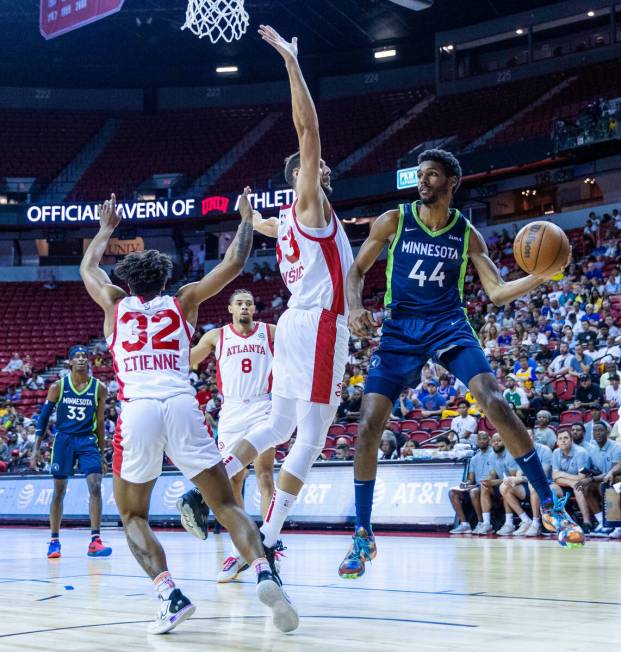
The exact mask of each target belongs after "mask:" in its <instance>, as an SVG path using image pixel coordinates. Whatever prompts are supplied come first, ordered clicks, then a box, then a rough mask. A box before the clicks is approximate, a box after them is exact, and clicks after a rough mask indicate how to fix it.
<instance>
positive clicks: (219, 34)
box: [181, 0, 250, 43]
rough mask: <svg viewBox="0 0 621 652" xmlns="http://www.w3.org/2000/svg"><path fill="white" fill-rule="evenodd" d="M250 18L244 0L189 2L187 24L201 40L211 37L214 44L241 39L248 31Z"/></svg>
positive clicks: (186, 13) (199, 0) (185, 26)
mask: <svg viewBox="0 0 621 652" xmlns="http://www.w3.org/2000/svg"><path fill="white" fill-rule="evenodd" d="M249 23H250V17H249V16H248V12H247V11H246V10H245V9H244V0H188V8H187V10H186V12H185V24H184V25H183V27H182V28H181V29H189V30H190V31H191V32H192V33H193V34H196V36H198V37H199V38H203V37H204V36H209V39H210V41H211V42H212V43H217V42H218V41H219V40H220V39H224V40H225V41H226V42H227V43H230V42H231V41H233V40H237V39H240V38H241V37H242V36H243V35H244V34H245V33H246V30H247V29H248V24H249Z"/></svg>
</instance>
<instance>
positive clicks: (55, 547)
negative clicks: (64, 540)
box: [47, 539, 60, 559]
mask: <svg viewBox="0 0 621 652" xmlns="http://www.w3.org/2000/svg"><path fill="white" fill-rule="evenodd" d="M59 557H60V541H59V540H58V539H52V540H51V541H50V544H49V546H48V549H47V558H48V559H58V558H59Z"/></svg>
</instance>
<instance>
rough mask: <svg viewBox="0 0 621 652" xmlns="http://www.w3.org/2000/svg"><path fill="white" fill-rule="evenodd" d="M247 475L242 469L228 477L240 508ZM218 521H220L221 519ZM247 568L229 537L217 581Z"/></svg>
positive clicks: (222, 580) (229, 580) (221, 581)
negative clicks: (226, 551) (227, 551)
mask: <svg viewBox="0 0 621 652" xmlns="http://www.w3.org/2000/svg"><path fill="white" fill-rule="evenodd" d="M247 475H248V471H247V470H246V469H244V471H242V472H241V473H238V474H237V475H236V476H234V477H233V478H231V479H230V481H231V489H232V490H233V497H234V498H235V502H236V503H237V504H238V505H239V506H240V507H241V508H242V509H243V508H244V496H243V492H244V482H245V481H246V476H247ZM201 497H202V495H201ZM218 522H219V523H221V521H218ZM248 568H249V566H248V564H247V563H246V561H245V560H244V559H243V558H242V556H241V555H240V552H239V550H238V549H237V546H236V545H235V544H234V543H233V539H231V545H230V550H229V553H228V555H227V556H226V557H225V559H224V561H223V563H222V569H221V570H220V572H219V573H218V578H217V581H218V582H219V583H226V582H232V581H233V580H234V579H236V578H237V576H238V575H239V574H240V573H242V572H243V571H245V570H247V569H248Z"/></svg>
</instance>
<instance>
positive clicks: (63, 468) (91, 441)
mask: <svg viewBox="0 0 621 652" xmlns="http://www.w3.org/2000/svg"><path fill="white" fill-rule="evenodd" d="M76 460H77V462H78V469H79V470H80V473H84V475H90V474H91V473H101V472H102V468H101V453H100V451H99V446H98V445H97V438H96V437H95V435H88V436H87V437H76V436H75V435H63V434H62V433H60V432H59V433H58V434H57V435H56V438H55V439H54V445H53V447H52V463H51V467H52V475H53V476H54V477H55V478H59V479H64V478H68V477H69V476H70V475H73V468H74V467H75V463H76Z"/></svg>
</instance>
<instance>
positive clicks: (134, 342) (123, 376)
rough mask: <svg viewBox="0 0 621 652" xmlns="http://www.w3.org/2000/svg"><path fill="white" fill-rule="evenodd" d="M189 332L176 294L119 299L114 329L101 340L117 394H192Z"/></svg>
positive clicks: (160, 396)
mask: <svg viewBox="0 0 621 652" xmlns="http://www.w3.org/2000/svg"><path fill="white" fill-rule="evenodd" d="M193 332H194V328H193V327H192V326H191V325H190V324H188V322H187V320H186V318H185V315H184V314H183V311H182V310H181V307H180V305H179V300H178V299H177V298H176V297H171V296H157V297H155V298H154V299H151V301H144V300H143V299H141V298H140V297H136V296H131V297H125V298H124V299H122V300H121V301H119V303H117V305H116V309H115V313H114V331H113V333H112V335H111V336H110V337H108V338H107V342H108V347H109V348H110V353H111V354H112V360H113V363H114V373H115V375H116V379H117V382H118V383H119V398H120V399H124V400H131V399H137V398H153V399H159V400H163V399H167V398H170V397H171V396H177V395H178V394H191V395H192V396H194V394H195V392H194V388H193V387H192V384H191V383H190V342H191V340H192V334H193Z"/></svg>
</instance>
